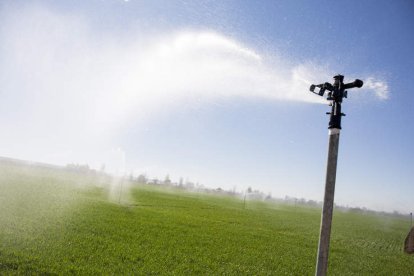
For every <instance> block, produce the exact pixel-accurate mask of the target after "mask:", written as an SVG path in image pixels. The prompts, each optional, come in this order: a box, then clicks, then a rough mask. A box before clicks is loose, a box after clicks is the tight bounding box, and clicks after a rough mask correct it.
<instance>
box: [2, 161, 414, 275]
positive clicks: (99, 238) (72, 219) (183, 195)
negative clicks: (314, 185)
mask: <svg viewBox="0 0 414 276" xmlns="http://www.w3.org/2000/svg"><path fill="white" fill-rule="evenodd" d="M114 181H115V180H113V179H111V178H109V177H105V176H103V175H99V174H86V173H76V172H70V171H66V170H63V169H57V168H47V167H40V166H28V165H23V164H14V163H10V162H1V163H0V274H72V273H73V274H145V275H163V274H176V275H200V274H201V275H218V274H227V275H283V274H287V275H312V274H314V266H315V259H316V247H317V242H318V231H319V223H320V210H319V209H316V208H309V207H307V208H306V207H300V206H297V207H295V206H290V205H284V204H275V203H265V202H255V201H248V202H247V204H246V206H244V205H243V201H242V200H241V199H238V198H235V197H227V196H217V195H205V194H197V193H190V192H185V191H182V190H178V189H174V188H169V189H166V188H162V187H154V186H148V185H133V186H132V187H131V188H130V189H127V183H126V182H125V183H123V193H122V197H121V204H119V203H118V201H119V190H118V189H116V188H115V189H111V186H114V185H113V182H114ZM118 184H119V183H118ZM115 186H116V187H118V188H119V187H120V186H119V185H115ZM111 190H112V196H111ZM114 194H115V196H113V195H114ZM408 228H409V221H408V220H407V219H402V218H399V217H392V216H380V215H367V214H359V213H351V212H349V213H344V212H339V211H337V212H336V213H335V216H334V222H333V230H332V231H333V232H332V242H331V254H330V263H329V271H328V272H329V274H331V275H352V274H354V275H414V255H407V254H405V253H403V251H402V247H403V241H404V238H405V235H406V234H407V232H408V230H409V229H408Z"/></svg>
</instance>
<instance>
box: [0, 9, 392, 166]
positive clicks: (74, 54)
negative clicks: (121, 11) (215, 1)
mask: <svg viewBox="0 0 414 276" xmlns="http://www.w3.org/2000/svg"><path fill="white" fill-rule="evenodd" d="M1 15H2V16H1V19H0V25H1V28H0V41H4V42H5V43H2V45H1V46H0V59H1V60H2V62H1V63H0V76H1V77H0V78H1V79H0V91H1V95H2V101H1V103H0V107H2V109H1V110H2V113H3V114H4V113H7V116H2V117H4V118H7V120H6V119H3V121H1V123H3V124H4V126H5V127H6V129H8V130H9V131H8V134H6V135H5V136H3V139H5V140H7V139H8V141H3V142H4V143H2V144H5V145H10V144H11V143H16V141H17V142H18V141H20V140H21V139H22V138H18V139H17V138H16V137H29V136H30V137H32V140H31V141H30V143H27V144H26V145H27V148H26V149H23V150H25V152H26V153H28V154H32V155H35V156H37V158H38V156H39V155H41V154H39V152H36V150H35V149H36V148H42V147H41V146H39V143H44V146H45V148H48V147H51V146H52V145H53V144H55V145H56V146H55V147H56V148H55V152H57V151H59V152H64V151H65V150H66V151H70V150H71V149H73V148H76V147H77V146H79V145H81V144H82V145H83V146H84V147H87V148H90V147H91V145H93V146H96V145H97V144H99V143H103V144H104V141H105V140H106V139H108V137H109V136H110V134H111V133H112V132H114V128H115V127H118V126H119V125H121V124H122V123H125V122H126V121H129V120H143V119H146V118H147V117H148V116H153V114H154V113H156V112H157V111H161V110H165V109H168V108H169V107H171V106H174V105H179V104H180V105H184V106H185V105H189V106H191V104H192V103H194V102H197V103H200V102H208V101H211V100H214V101H217V100H220V99H222V98H228V97H238V98H262V99H268V100H278V101H279V100H289V101H303V102H309V103H324V102H325V101H324V100H323V99H322V98H321V97H318V96H316V95H313V94H311V93H308V89H309V85H310V84H311V83H313V82H316V81H318V80H321V81H326V80H329V78H331V76H330V74H328V73H327V72H328V71H329V70H327V69H326V68H324V67H321V66H316V65H315V64H312V63H304V64H299V65H292V64H291V63H290V62H289V61H288V60H283V58H280V57H279V60H278V62H269V59H268V58H267V57H266V56H263V55H261V54H260V53H259V51H257V50H254V49H252V48H249V47H246V46H244V45H243V44H242V43H240V42H238V41H236V40H234V39H230V38H228V37H226V36H225V35H223V34H219V33H216V32H212V31H198V30H193V31H178V32H176V33H171V34H158V35H149V34H145V32H143V31H137V32H131V33H129V34H128V37H124V36H120V35H114V34H112V33H102V30H100V31H96V30H93V28H92V27H90V26H89V25H88V23H87V20H85V19H84V18H82V17H78V16H73V15H68V14H65V15H62V14H58V13H56V12H52V11H49V10H47V9H43V8H38V7H37V8H33V7H31V8H22V10H19V11H18V12H9V13H5V12H3V14H1ZM365 86H366V88H368V89H371V90H374V91H375V94H376V96H377V97H378V98H379V99H386V98H387V97H388V88H387V84H386V83H385V82H382V81H379V80H374V79H372V78H368V79H367V81H366V83H365ZM16 107H18V109H17V110H16ZM12 109H13V110H12ZM19 110H20V112H19ZM0 120H1V119H0ZM51 129H53V132H51ZM45 135H48V137H46V138H45ZM36 137H37V138H36ZM19 139H20V140H19ZM20 142H21V144H24V143H25V142H24V141H20ZM66 145H70V146H66ZM74 145H75V146H74ZM14 150H19V149H17V148H16V149H13V148H12V147H8V148H7V149H6V148H4V149H3V148H0V151H1V152H2V154H10V155H12V156H16V154H15V153H13V151H14ZM30 151H32V152H30ZM18 156H19V154H17V157H18ZM78 158H79V156H78ZM52 161H53V160H52ZM74 161H76V160H74Z"/></svg>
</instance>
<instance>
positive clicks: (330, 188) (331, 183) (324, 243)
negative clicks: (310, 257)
mask: <svg viewBox="0 0 414 276" xmlns="http://www.w3.org/2000/svg"><path fill="white" fill-rule="evenodd" d="M333 78H334V83H333V84H330V83H329V82H325V83H322V84H318V85H314V84H312V85H311V86H310V91H311V92H313V93H315V94H317V95H319V96H324V94H325V92H326V91H328V92H327V98H326V99H327V100H328V101H329V105H330V106H332V109H331V112H327V113H326V114H328V115H330V120H329V127H328V129H329V146H328V164H327V168H326V182H325V196H324V200H323V208H322V220H321V229H320V236H319V246H318V257H317V261H316V273H315V275H317V276H325V275H326V273H327V270H328V255H329V242H330V236H331V225H332V214H333V207H334V194H335V180H336V165H337V161H338V146H339V134H340V132H341V118H342V116H345V114H343V113H342V112H341V104H342V100H343V98H347V96H348V92H347V91H346V90H345V89H351V88H355V87H357V88H360V87H362V85H363V84H364V83H363V81H362V80H358V79H356V80H355V81H354V82H351V83H347V84H344V82H343V81H344V76H342V75H336V76H334V77H333Z"/></svg>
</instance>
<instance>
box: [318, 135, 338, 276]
mask: <svg viewBox="0 0 414 276" xmlns="http://www.w3.org/2000/svg"><path fill="white" fill-rule="evenodd" d="M339 134H340V129H338V128H331V129H329V147H328V165H327V169H326V182H325V197H324V200H323V209H322V221H321V229H320V236H319V247H318V258H317V262H316V273H315V275H317V276H325V275H326V274H327V269H328V254H329V242H330V237H331V225H332V214H333V207H334V194H335V180H336V165H337V161H338V146H339Z"/></svg>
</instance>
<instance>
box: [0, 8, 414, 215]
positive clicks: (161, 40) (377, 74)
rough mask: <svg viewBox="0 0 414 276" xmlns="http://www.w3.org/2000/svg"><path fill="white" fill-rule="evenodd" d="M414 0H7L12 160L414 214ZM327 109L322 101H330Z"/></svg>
mask: <svg viewBox="0 0 414 276" xmlns="http://www.w3.org/2000/svg"><path fill="white" fill-rule="evenodd" d="M413 12H414V4H413V2H412V1H378V0H375V1H368V0H367V1H273V0H271V1H242V0H237V1H186V0H181V1H172V0H165V1H141V0H130V1H120V0H105V1H104V0H99V1H98V0H95V1H92V0H91V1H84V0H82V1H30V2H29V1H1V3H0V125H1V127H2V130H3V131H2V133H1V135H0V156H8V157H14V158H20V159H28V160H33V161H42V162H49V163H55V164H61V165H64V164H67V163H71V162H74V163H81V164H84V163H88V164H89V165H91V166H92V167H94V168H99V167H100V166H101V164H105V165H106V167H107V170H109V171H112V172H118V173H122V172H126V173H129V172H131V171H133V172H134V173H135V174H139V173H146V174H147V175H148V176H149V177H158V178H163V177H164V176H165V175H167V174H169V175H170V177H171V178H172V180H173V181H177V180H178V179H179V178H180V177H184V178H188V179H189V180H191V181H193V182H199V183H200V184H204V185H206V186H210V187H222V188H225V189H232V188H236V189H237V190H238V191H242V190H244V189H246V188H247V187H248V186H251V187H252V188H254V189H259V190H262V191H263V192H266V193H267V192H271V193H272V195H273V196H275V197H284V196H285V195H289V196H294V197H299V198H302V197H303V198H307V199H314V200H322V196H323V190H324V182H325V169H326V155H327V142H328V135H327V134H328V130H327V126H328V119H329V118H328V116H326V115H325V112H327V111H329V107H328V106H327V105H326V103H325V101H324V100H323V99H322V98H320V97H318V96H317V95H313V94H311V93H310V92H308V88H309V85H310V84H312V83H323V82H326V81H332V76H333V75H335V74H338V73H341V74H343V75H345V81H346V82H347V81H353V80H354V79H355V78H360V79H362V80H364V82H365V84H364V87H363V88H362V89H353V90H350V91H349V97H348V99H345V101H344V104H343V112H344V113H346V114H347V116H346V117H344V118H343V123H342V127H343V131H342V132H341V138H340V148H339V160H338V174H337V186H336V187H337V189H336V195H335V196H336V198H335V199H336V203H338V204H341V205H349V206H360V207H362V206H365V207H368V208H373V209H376V210H387V211H393V210H398V211H401V212H412V211H413V210H414V201H413V195H414V183H413V172H414V158H413V153H414V146H413V143H412V141H413V140H414V139H413V138H414V127H413V123H412V120H413V118H414V114H413V113H414V105H413V103H414V96H413V88H412V79H413V76H414V58H413V53H412V49H414V32H413V29H414V17H413V16H412V15H413ZM321 103H322V104H321Z"/></svg>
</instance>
